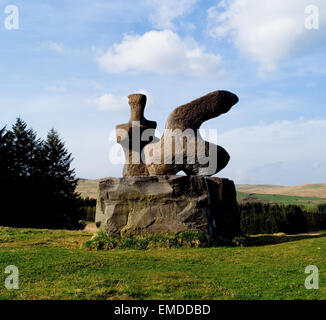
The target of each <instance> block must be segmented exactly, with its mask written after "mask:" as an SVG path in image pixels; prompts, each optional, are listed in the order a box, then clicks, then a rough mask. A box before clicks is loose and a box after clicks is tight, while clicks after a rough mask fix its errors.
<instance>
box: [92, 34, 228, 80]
mask: <svg viewBox="0 0 326 320" xmlns="http://www.w3.org/2000/svg"><path fill="white" fill-rule="evenodd" d="M97 62H98V63H99V65H100V66H101V67H102V68H104V69H105V70H106V71H107V72H108V73H111V74H117V73H123V72H152V73H157V74H172V73H180V74H186V75H190V76H195V77H203V78H210V77H212V78H216V77H221V76H222V75H223V73H224V71H223V63H222V59H221V57H220V56H219V55H217V54H213V53H207V52H205V50H204V49H203V48H202V47H201V46H200V45H199V44H198V43H197V42H196V41H195V40H193V39H191V38H186V39H181V38H180V37H179V36H178V35H177V34H176V33H174V32H173V31H171V30H163V31H149V32H146V33H145V34H143V35H134V36H133V35H127V36H125V37H124V38H123V40H122V42H121V43H118V44H114V45H113V46H112V47H111V48H110V49H109V50H108V51H107V52H106V53H104V54H102V55H100V56H99V57H97Z"/></svg>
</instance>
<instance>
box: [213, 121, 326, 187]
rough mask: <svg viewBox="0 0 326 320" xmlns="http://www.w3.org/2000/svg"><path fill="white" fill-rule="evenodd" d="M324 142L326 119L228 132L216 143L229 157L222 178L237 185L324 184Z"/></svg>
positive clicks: (282, 122)
mask: <svg viewBox="0 0 326 320" xmlns="http://www.w3.org/2000/svg"><path fill="white" fill-rule="evenodd" d="M325 140H326V120H305V119H299V120H293V121H277V122H274V123H271V124H269V125H257V126H250V127H243V128H237V129H234V130H231V131H229V132H226V133H224V134H221V135H220V136H219V140H218V142H219V144H220V145H222V146H223V147H225V148H226V149H227V150H228V152H229V154H230V155H231V162H230V164H229V166H228V167H227V168H226V169H225V170H224V171H223V175H226V176H230V177H231V178H233V179H235V180H236V183H272V184H281V185H286V184H304V183H309V182H311V183H313V182H316V181H319V182H322V181H323V182H326V160H325V158H326V150H325V148H324V147H323V143H324V141H325ZM317 162H318V166H316V165H315V164H316V163H317Z"/></svg>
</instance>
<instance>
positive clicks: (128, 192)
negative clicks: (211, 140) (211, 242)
mask: <svg viewBox="0 0 326 320" xmlns="http://www.w3.org/2000/svg"><path fill="white" fill-rule="evenodd" d="M96 223H97V225H98V226H101V228H102V229H104V230H105V231H106V232H107V233H108V234H109V235H110V236H113V237H120V236H128V235H139V234H144V233H151V234H162V233H172V234H176V233H179V232H182V231H189V230H193V231H205V232H208V233H209V234H211V235H212V236H214V237H218V236H222V237H225V238H232V237H234V236H235V235H237V234H239V229H240V219H239V211H238V206H237V201H236V191H235V186H234V183H233V181H230V180H228V179H219V178H212V177H207V178H206V177H198V176H150V177H126V178H108V179H105V180H102V181H100V183H99V189H98V200H97V209H96Z"/></svg>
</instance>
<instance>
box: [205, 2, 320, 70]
mask: <svg viewBox="0 0 326 320" xmlns="http://www.w3.org/2000/svg"><path fill="white" fill-rule="evenodd" d="M311 4H313V5H316V6H317V7H318V8H319V13H320V21H321V20H322V18H323V19H326V5H325V2H324V1H322V0H286V1H284V0H273V1H270V0H260V1H252V0H224V1H222V2H221V3H220V4H219V5H217V6H215V7H211V8H210V9H209V10H208V31H209V33H210V35H211V36H213V37H216V38H219V37H228V38H229V39H230V40H231V41H232V42H234V43H235V45H236V46H237V47H238V49H240V50H241V51H242V52H245V53H247V54H249V55H250V56H251V57H252V58H254V59H255V60H257V61H258V62H259V63H260V65H261V67H262V69H263V70H269V71H272V70H274V69H275V68H276V67H277V64H278V63H279V62H281V61H283V60H284V59H286V58H288V57H289V56H291V55H292V54H298V53H299V52H302V51H301V50H304V49H309V50H311V49H312V48H313V47H315V46H318V45H320V43H321V41H323V40H322V39H324V35H325V25H323V24H322V23H320V29H319V30H307V29H306V28H305V26H304V24H305V20H306V18H307V17H308V15H307V14H305V8H306V7H307V6H308V5H311Z"/></svg>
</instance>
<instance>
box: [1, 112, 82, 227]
mask: <svg viewBox="0 0 326 320" xmlns="http://www.w3.org/2000/svg"><path fill="white" fill-rule="evenodd" d="M71 162H72V157H71V154H70V153H69V152H68V151H67V149H66V147H65V144H64V142H62V140H61V139H60V137H59V135H58V133H57V132H56V131H55V130H54V129H52V130H50V131H49V133H48V135H47V138H46V139H45V140H41V139H39V138H37V135H36V133H35V132H34V131H33V129H32V128H28V127H27V124H26V123H25V122H24V121H23V120H21V119H20V118H18V119H17V121H16V123H15V124H14V125H13V127H12V128H11V130H7V129H6V128H3V129H1V130H0V197H1V198H2V201H1V209H0V210H1V211H0V225H5V226H14V227H36V228H66V229H80V228H81V227H82V226H83V223H82V222H81V220H82V218H83V215H84V212H83V210H82V201H81V199H80V197H79V194H77V193H76V187H77V183H78V179H76V177H75V173H74V170H73V169H71V168H70V166H71Z"/></svg>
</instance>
